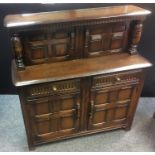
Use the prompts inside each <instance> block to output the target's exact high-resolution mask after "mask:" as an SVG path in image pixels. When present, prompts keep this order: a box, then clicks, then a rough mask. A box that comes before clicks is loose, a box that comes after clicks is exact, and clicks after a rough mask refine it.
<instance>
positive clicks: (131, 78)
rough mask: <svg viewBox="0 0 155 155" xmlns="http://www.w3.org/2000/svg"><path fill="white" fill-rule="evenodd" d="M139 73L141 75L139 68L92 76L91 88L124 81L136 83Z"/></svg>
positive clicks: (123, 82)
mask: <svg viewBox="0 0 155 155" xmlns="http://www.w3.org/2000/svg"><path fill="white" fill-rule="evenodd" d="M141 75H142V71H141V70H134V71H128V72H120V73H114V74H109V75H98V76H94V77H93V83H92V88H101V87H106V86H113V85H117V84H126V83H138V82H139V80H140V77H141Z"/></svg>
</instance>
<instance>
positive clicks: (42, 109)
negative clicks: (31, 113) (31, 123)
mask: <svg viewBox="0 0 155 155" xmlns="http://www.w3.org/2000/svg"><path fill="white" fill-rule="evenodd" d="M33 106H34V109H35V113H36V114H37V115H41V114H47V113H49V111H50V109H49V105H48V102H42V103H37V104H34V105H33Z"/></svg>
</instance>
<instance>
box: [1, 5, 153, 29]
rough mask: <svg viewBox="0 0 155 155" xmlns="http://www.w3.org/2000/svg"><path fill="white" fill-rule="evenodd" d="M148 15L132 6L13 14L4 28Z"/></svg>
mask: <svg viewBox="0 0 155 155" xmlns="http://www.w3.org/2000/svg"><path fill="white" fill-rule="evenodd" d="M150 13H151V12H150V11H149V10H145V9H142V8H140V7H137V6H134V5H124V6H113V7H99V8H88V9H77V10H64V11H53V12H42V13H31V14H14V15H7V16H6V17H5V19H4V26H5V27H20V26H28V25H38V24H49V23H58V22H70V21H81V20H90V19H104V18H112V17H123V16H142V15H147V14H150Z"/></svg>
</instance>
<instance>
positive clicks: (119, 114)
mask: <svg viewBox="0 0 155 155" xmlns="http://www.w3.org/2000/svg"><path fill="white" fill-rule="evenodd" d="M127 110H128V108H127V107H126V106H125V107H121V108H117V109H116V110H115V119H116V120H117V119H123V118H125V117H127V116H126V115H127Z"/></svg>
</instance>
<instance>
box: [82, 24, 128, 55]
mask: <svg viewBox="0 0 155 155" xmlns="http://www.w3.org/2000/svg"><path fill="white" fill-rule="evenodd" d="M127 31H128V24H127V23H122V22H119V23H108V24H100V25H93V26H89V27H87V28H86V31H85V48H84V49H85V51H84V53H85V57H94V56H101V55H107V54H112V53H117V52H122V51H123V49H125V48H126V46H127Z"/></svg>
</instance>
